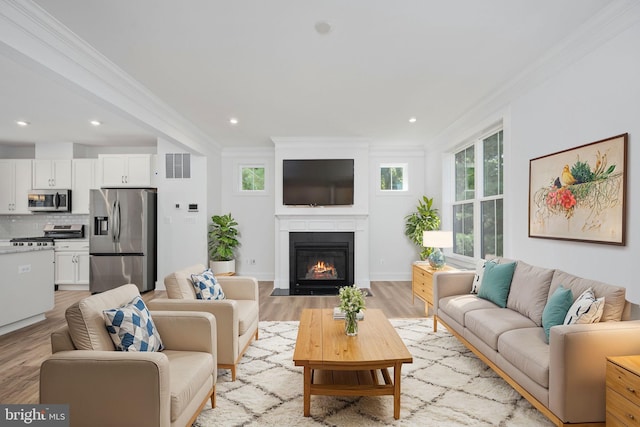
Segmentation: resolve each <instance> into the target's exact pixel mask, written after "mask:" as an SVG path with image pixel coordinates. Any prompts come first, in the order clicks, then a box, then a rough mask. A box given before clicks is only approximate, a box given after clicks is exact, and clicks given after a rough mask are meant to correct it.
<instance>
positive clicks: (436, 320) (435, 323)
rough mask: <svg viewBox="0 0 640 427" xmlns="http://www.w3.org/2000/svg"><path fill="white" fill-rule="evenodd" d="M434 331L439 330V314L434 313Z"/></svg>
mask: <svg viewBox="0 0 640 427" xmlns="http://www.w3.org/2000/svg"><path fill="white" fill-rule="evenodd" d="M433 332H438V316H436V315H435V314H434V315H433Z"/></svg>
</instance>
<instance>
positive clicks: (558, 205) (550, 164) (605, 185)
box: [529, 133, 628, 246]
mask: <svg viewBox="0 0 640 427" xmlns="http://www.w3.org/2000/svg"><path fill="white" fill-rule="evenodd" d="M627 141H628V134H626V133H624V134H621V135H617V136H613V137H611V138H607V139H603V140H600V141H596V142H592V143H589V144H585V145H581V146H578V147H574V148H570V149H567V150H564V151H558V152H556V153H552V154H547V155H545V156H541V157H537V158H535V159H531V160H529V237H534V238H543V239H557V240H572V241H581V242H591V243H602V244H609V245H620V246H624V245H625V244H626V196H627V195H626V187H627Z"/></svg>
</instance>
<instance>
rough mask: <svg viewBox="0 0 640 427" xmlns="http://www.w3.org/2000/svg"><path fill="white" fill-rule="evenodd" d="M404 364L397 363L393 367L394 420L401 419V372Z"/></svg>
mask: <svg viewBox="0 0 640 427" xmlns="http://www.w3.org/2000/svg"><path fill="white" fill-rule="evenodd" d="M401 369H402V363H396V364H395V365H394V367H393V376H394V378H393V418H395V419H396V420H397V419H400V370H401Z"/></svg>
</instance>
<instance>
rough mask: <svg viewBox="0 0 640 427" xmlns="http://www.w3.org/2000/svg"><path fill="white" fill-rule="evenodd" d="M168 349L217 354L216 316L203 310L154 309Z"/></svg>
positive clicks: (157, 324) (163, 340)
mask: <svg viewBox="0 0 640 427" xmlns="http://www.w3.org/2000/svg"><path fill="white" fill-rule="evenodd" d="M151 316H152V318H153V322H154V323H155V324H156V327H157V328H158V332H159V333H160V338H162V343H163V344H164V346H165V348H166V349H167V350H182V351H202V352H205V353H210V354H212V355H213V357H214V361H215V358H216V354H217V339H216V318H215V317H214V316H213V315H211V314H210V313H204V312H202V311H152V312H151Z"/></svg>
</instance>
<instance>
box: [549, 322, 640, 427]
mask: <svg viewBox="0 0 640 427" xmlns="http://www.w3.org/2000/svg"><path fill="white" fill-rule="evenodd" d="M549 351H550V360H549V409H551V411H552V412H553V413H554V414H556V415H557V416H558V417H560V419H562V420H563V421H565V422H570V423H580V422H588V421H594V420H600V421H603V422H604V420H605V373H606V365H607V360H606V357H607V356H624V355H631V354H639V353H640V321H622V322H600V323H593V324H588V325H561V326H554V327H552V328H551V331H550V336H549Z"/></svg>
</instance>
